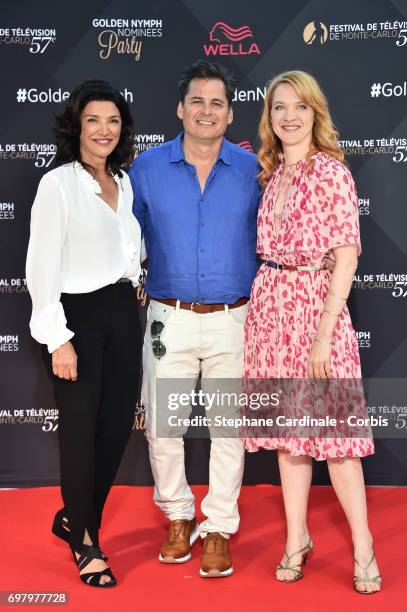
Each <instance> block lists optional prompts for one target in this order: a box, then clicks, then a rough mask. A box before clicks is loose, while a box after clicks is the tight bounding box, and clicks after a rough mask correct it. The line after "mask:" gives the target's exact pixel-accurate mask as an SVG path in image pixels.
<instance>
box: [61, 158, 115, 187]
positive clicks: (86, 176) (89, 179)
mask: <svg viewBox="0 0 407 612" xmlns="http://www.w3.org/2000/svg"><path fill="white" fill-rule="evenodd" d="M73 168H74V170H75V172H76V173H77V175H78V176H79V178H80V179H81V180H82V181H83V182H84V183H85V184H86V185H87V186H88V187H89V189H90V190H91V191H93V192H94V193H102V188H101V186H100V185H99V182H98V181H97V180H96V179H94V178H93V176H92V175H91V174H90V172H88V171H87V170H85V168H84V167H83V166H82V164H81V163H80V162H78V161H74V162H73ZM113 179H114V181H115V182H116V183H117V185H118V186H119V187H120V186H121V182H120V177H119V175H118V174H113Z"/></svg>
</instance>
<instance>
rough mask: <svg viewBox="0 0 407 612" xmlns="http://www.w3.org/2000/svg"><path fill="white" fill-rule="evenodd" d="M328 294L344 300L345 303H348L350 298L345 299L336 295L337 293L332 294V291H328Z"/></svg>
mask: <svg viewBox="0 0 407 612" xmlns="http://www.w3.org/2000/svg"><path fill="white" fill-rule="evenodd" d="M328 293H329V294H330V295H333V296H334V297H336V298H338V300H343V301H344V302H346V300H347V299H348V298H343V297H341V296H340V295H336V294H335V293H332V291H328Z"/></svg>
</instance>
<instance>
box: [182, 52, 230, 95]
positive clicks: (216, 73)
mask: <svg viewBox="0 0 407 612" xmlns="http://www.w3.org/2000/svg"><path fill="white" fill-rule="evenodd" d="M192 79H219V80H220V81H222V82H223V84H224V86H225V94H226V98H227V100H228V105H229V106H232V100H233V95H234V93H235V90H236V81H235V77H234V76H233V74H232V73H231V72H230V71H229V70H228V69H227V68H225V66H222V64H217V63H216V62H206V61H205V60H198V61H197V62H195V63H194V64H192V66H186V67H185V68H184V70H183V71H182V74H181V76H180V79H179V81H178V93H179V99H180V101H181V102H182V104H184V100H185V96H186V95H187V93H188V90H189V84H190V82H191V81H192Z"/></svg>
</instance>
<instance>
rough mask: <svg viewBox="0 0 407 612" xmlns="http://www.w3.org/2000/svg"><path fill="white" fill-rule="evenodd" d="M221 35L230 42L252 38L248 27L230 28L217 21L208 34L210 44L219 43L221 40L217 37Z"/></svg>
mask: <svg viewBox="0 0 407 612" xmlns="http://www.w3.org/2000/svg"><path fill="white" fill-rule="evenodd" d="M221 34H223V36H224V37H225V38H227V39H228V40H231V41H232V42H238V41H240V40H243V39H245V38H253V32H252V30H251V28H250V27H249V26H247V25H246V26H242V27H241V28H231V27H230V26H229V25H228V24H227V23H225V22H224V21H217V22H216V23H215V25H214V26H213V28H212V30H211V31H210V32H209V40H211V41H212V42H215V41H216V42H221V39H220V38H218V37H217V36H220V35H221Z"/></svg>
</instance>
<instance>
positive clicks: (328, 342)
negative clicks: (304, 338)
mask: <svg viewBox="0 0 407 612" xmlns="http://www.w3.org/2000/svg"><path fill="white" fill-rule="evenodd" d="M314 340H315V342H319V343H320V344H332V340H321V339H320V338H317V337H315V338H314Z"/></svg>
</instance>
